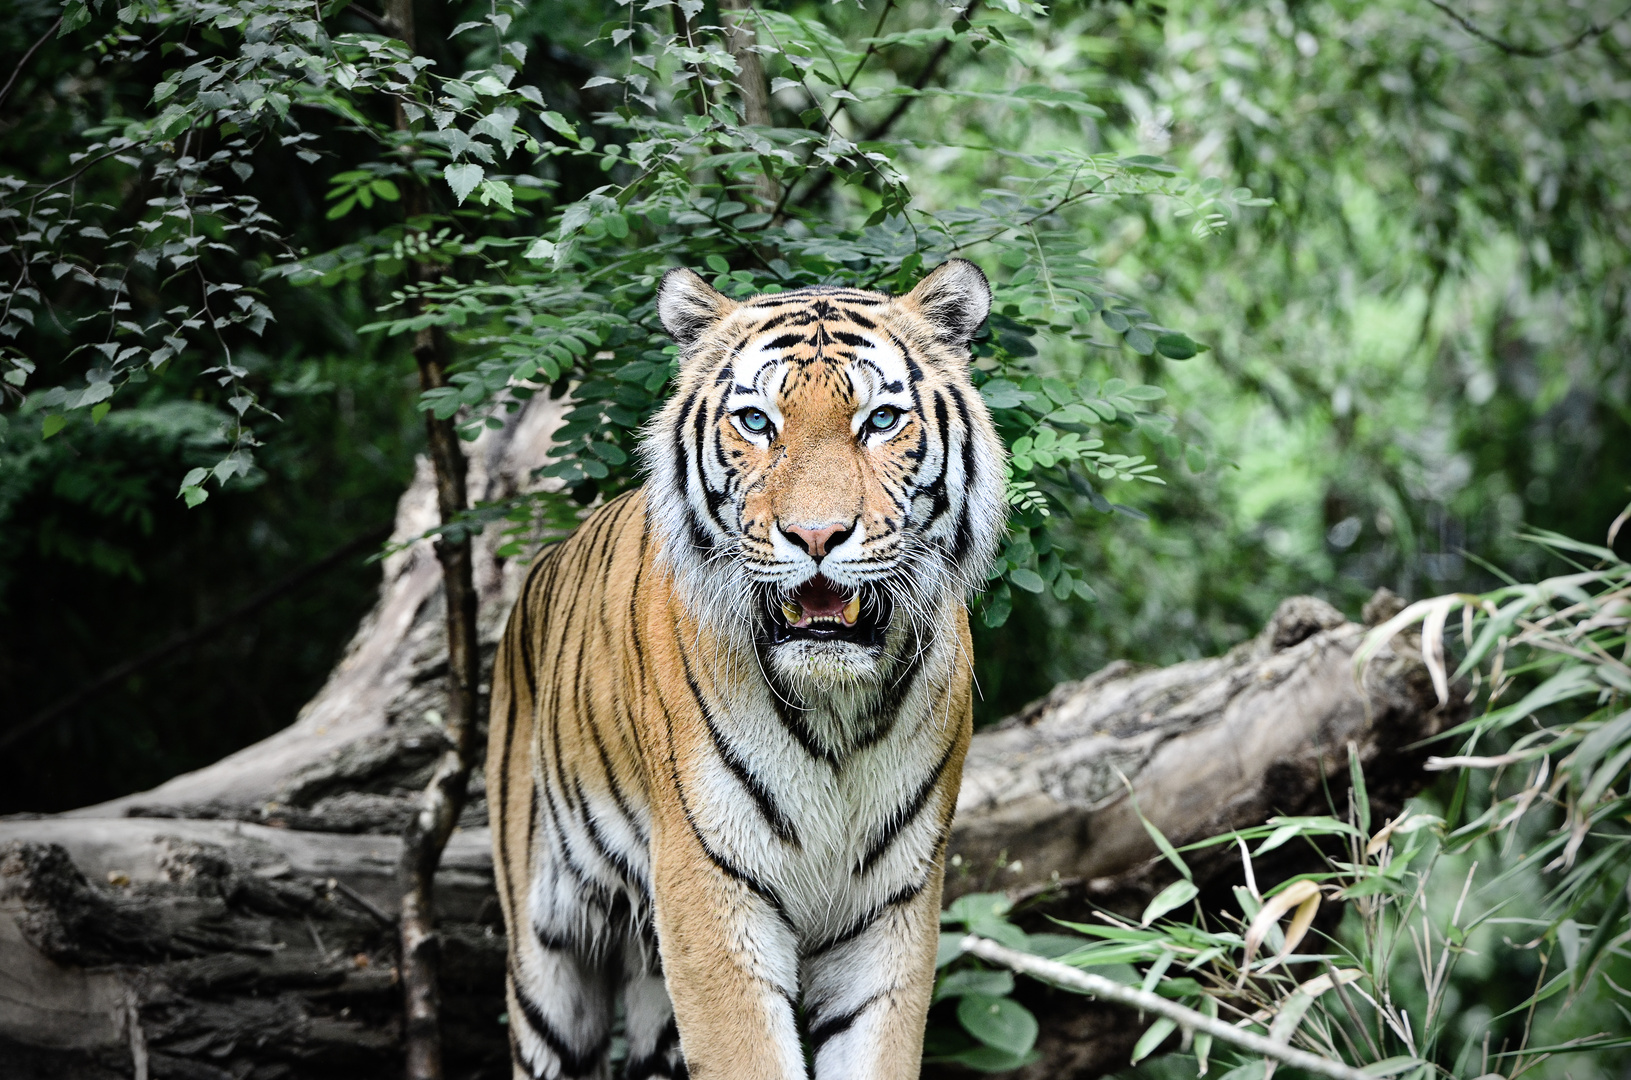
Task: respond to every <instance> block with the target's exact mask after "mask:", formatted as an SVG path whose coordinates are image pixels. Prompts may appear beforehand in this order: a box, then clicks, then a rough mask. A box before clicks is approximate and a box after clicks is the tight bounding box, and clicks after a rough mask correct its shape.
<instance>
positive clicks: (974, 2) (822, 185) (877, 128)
mask: <svg viewBox="0 0 1631 1080" xmlns="http://www.w3.org/2000/svg"><path fill="white" fill-rule="evenodd" d="M979 6H980V0H971V2H970V3H969V5H968V6H967V7H965V8H964V9H963V11H962V14H960V15H959V16H958V18H960V19H964V20H967V19H968V18H969V17H970V16H972V15H973V14H974V9H975V8H977V7H979ZM955 42H956V38H955V37H949V38H946V39H945V40H944V41H942V42H941V43H940V44H939V45H937V46H936V47H935V50H934V52H932V53H930V54H929V60H928V62H927V63H926V64H924V65H923V70H921V71H919V72H918V73H917V78H915V79H913V80H912V90H913V93H911V94H904V95H902V96H901V99H900V100H899V101H897V102H896V103H895V107H894V108H893V109H891V110H890V111H889V115H888V116H885V117H884V118H883V119H882V120H880V121H878V122H877V123H876V124H874V125H872V127H870V128H868V129H867V131H866V133H865V134H864V135H862V136H861V137H860V138H859V139H856V140H855V142H856V144H857V145H859V144H860V143H864V142H873V141H875V140H877V139H881V138H883V137H884V136H885V135H887V134H889V129H890V128H892V127H894V126H895V121H897V120H899V119H900V118H901V117H902V116H904V115H906V110H907V109H909V108H911V107H912V102H914V101H916V100H917V94H916V91H919V90H922V89H923V88H924V87H925V86H927V85H929V80H930V79H932V78H934V75H935V72H936V71H938V70H939V69H940V64H941V62H942V61H943V60H945V59H946V54H947V53H949V52H951V47H952V45H953V44H954V43H955ZM856 70H857V72H859V68H857V69H856ZM850 78H852V79H853V78H854V76H853V75H852V76H850ZM837 114H838V110H836V109H834V110H833V115H835V116H836V115H837ZM833 175H834V173H833V171H832V168H831V166H828V167H827V168H825V169H823V170H822V172H821V175H820V176H818V177H817V178H816V181H815V183H813V184H811V185H810V188H809V190H808V191H806V192H804V194H803V195H802V196H800V197H799V203H800V205H802V204H804V203H807V202H810V201H811V200H813V199H815V198H816V197H817V196H819V195H820V194H821V193H822V192H824V191H826V190H827V188H829V187H831V186H832V182H833ZM789 193H791V185H789ZM786 201H787V200H786V199H785V197H784V199H783V202H784V204H785V202H786ZM777 209H778V210H779V209H780V207H778V208H777Z"/></svg>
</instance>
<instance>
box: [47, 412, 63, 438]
mask: <svg viewBox="0 0 1631 1080" xmlns="http://www.w3.org/2000/svg"><path fill="white" fill-rule="evenodd" d="M67 426H68V418H67V417H66V416H63V415H61V414H60V413H47V414H46V417H45V419H44V420H43V421H41V422H40V438H41V439H49V438H50V437H51V436H53V435H55V434H56V433H57V432H59V431H61V430H62V429H63V428H65V427H67Z"/></svg>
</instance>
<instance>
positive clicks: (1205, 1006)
mask: <svg viewBox="0 0 1631 1080" xmlns="http://www.w3.org/2000/svg"><path fill="white" fill-rule="evenodd" d="M1200 1011H1201V1014H1202V1015H1203V1016H1209V1017H1211V1018H1212V1019H1213V1020H1216V1019H1217V1018H1218V999H1217V998H1215V997H1212V996H1211V995H1210V994H1208V995H1207V996H1205V997H1203V998H1201V1009H1200ZM1211 1055H1212V1036H1211V1035H1210V1034H1209V1033H1208V1032H1205V1031H1197V1032H1195V1063H1196V1064H1197V1065H1198V1066H1200V1074H1201V1075H1202V1076H1205V1075H1206V1067H1207V1064H1208V1062H1207V1058H1209V1057H1211Z"/></svg>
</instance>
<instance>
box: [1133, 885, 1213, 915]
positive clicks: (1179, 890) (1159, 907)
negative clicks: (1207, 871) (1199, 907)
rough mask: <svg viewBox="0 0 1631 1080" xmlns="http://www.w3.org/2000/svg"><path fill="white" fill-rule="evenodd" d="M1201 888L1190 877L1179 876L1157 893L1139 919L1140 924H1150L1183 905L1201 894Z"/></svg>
mask: <svg viewBox="0 0 1631 1080" xmlns="http://www.w3.org/2000/svg"><path fill="white" fill-rule="evenodd" d="M1200 891H1201V890H1200V889H1199V888H1198V887H1197V886H1196V885H1195V883H1194V882H1193V881H1190V880H1189V879H1188V878H1179V879H1178V880H1177V881H1174V882H1173V883H1172V884H1171V885H1168V886H1167V887H1166V888H1164V889H1162V890H1161V891H1160V892H1158V893H1156V894H1155V898H1154V899H1153V900H1151V901H1150V903H1149V906H1147V907H1146V908H1145V909H1144V914H1143V916H1142V917H1141V918H1140V919H1139V925H1140V926H1148V925H1150V923H1152V922H1154V921H1155V920H1156V919H1159V918H1160V917H1161V916H1163V915H1165V914H1166V913H1167V912H1169V911H1171V910H1172V909H1173V908H1178V907H1183V906H1184V905H1185V904H1187V903H1189V902H1190V901H1191V900H1193V899H1195V897H1196V896H1198V895H1199V894H1200Z"/></svg>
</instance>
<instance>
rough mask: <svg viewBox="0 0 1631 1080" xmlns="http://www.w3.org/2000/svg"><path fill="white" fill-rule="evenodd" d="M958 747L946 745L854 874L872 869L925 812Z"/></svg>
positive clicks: (886, 825)
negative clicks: (903, 832)
mask: <svg viewBox="0 0 1631 1080" xmlns="http://www.w3.org/2000/svg"><path fill="white" fill-rule="evenodd" d="M956 749H957V744H956V743H955V742H953V743H952V744H951V745H950V746H948V747H946V752H945V753H944V754H942V755H941V757H940V762H939V764H937V765H935V767H934V771H933V772H931V773H929V775H928V776H926V777H924V778H923V783H921V784H919V785H918V789H917V790H916V791H914V792H913V793H912V797H911V798H910V799H908V800H906V804H905V805H904V806H902V807H901V808H900V809H898V810H896V811H895V812H894V814H892V815H891V816H890V818H889V820H888V821H886V822H884V826H883V829H882V831H881V832H880V833H879V834H878V836H877V837H876V838H874V839H873V841H872V844H871V846H870V847H868V848H867V851H866V854H865V855H864V856H863V857H862V859H861V865H860V866H858V867H857V868H856V869H855V871H854V874H855V876H856V877H860V876H861V875H862V874H864V873H866V872H867V871H868V870H870V869H872V867H873V865H874V864H875V863H876V862H877V861H878V860H879V859H881V858H883V857H884V854H885V853H886V852H887V851H888V850H889V847H890V845H891V844H893V843H894V842H895V838H896V837H897V836H899V835H900V833H901V830H902V829H905V828H906V826H908V825H910V824H911V823H912V822H913V821H916V820H917V816H918V815H919V814H921V813H922V812H923V808H924V806H926V805H928V802H929V795H930V794H931V793H932V792H933V791H934V786H935V785H936V784H938V783H939V782H940V776H941V774H942V773H944V772H945V771H946V766H947V765H949V764H951V755H952V752H953V751H954V750H956Z"/></svg>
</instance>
